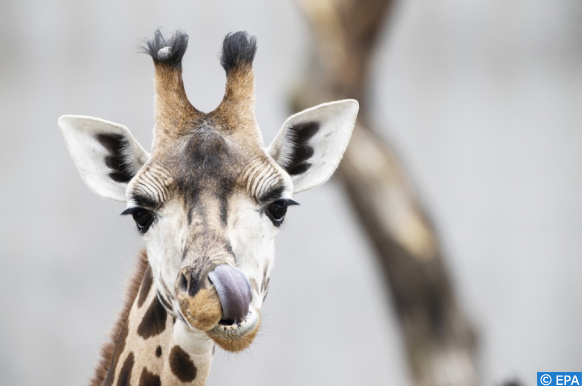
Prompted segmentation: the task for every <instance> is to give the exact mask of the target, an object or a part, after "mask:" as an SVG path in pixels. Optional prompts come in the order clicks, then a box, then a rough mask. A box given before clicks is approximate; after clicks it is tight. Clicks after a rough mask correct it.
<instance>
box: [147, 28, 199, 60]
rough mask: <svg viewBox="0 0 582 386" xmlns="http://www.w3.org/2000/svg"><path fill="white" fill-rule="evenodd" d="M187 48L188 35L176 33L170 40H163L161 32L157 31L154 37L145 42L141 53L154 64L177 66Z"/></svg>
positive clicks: (180, 32)
mask: <svg viewBox="0 0 582 386" xmlns="http://www.w3.org/2000/svg"><path fill="white" fill-rule="evenodd" d="M187 47H188V35H187V34H186V33H184V32H182V31H176V32H174V34H173V35H172V36H171V37H170V38H164V35H162V32H161V31H160V30H159V29H157V30H156V32H154V37H153V39H151V40H148V41H146V43H145V47H143V52H144V53H146V54H148V55H149V56H151V57H152V59H153V60H154V63H156V64H161V63H163V64H169V65H171V66H178V65H180V64H181V63H182V58H183V57H184V53H185V52H186V48H187Z"/></svg>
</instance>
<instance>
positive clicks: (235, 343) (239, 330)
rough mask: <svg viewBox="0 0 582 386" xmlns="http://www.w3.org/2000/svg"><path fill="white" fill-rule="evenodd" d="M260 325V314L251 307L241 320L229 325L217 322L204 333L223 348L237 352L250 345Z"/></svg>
mask: <svg viewBox="0 0 582 386" xmlns="http://www.w3.org/2000/svg"><path fill="white" fill-rule="evenodd" d="M260 326H261V316H260V314H259V312H258V311H256V310H254V309H253V308H252V307H251V308H250V309H249V313H248V315H247V317H246V318H245V319H244V320H243V321H242V322H240V323H234V324H231V325H222V324H217V325H216V326H215V327H214V328H212V329H211V330H209V331H207V332H206V334H207V335H208V336H209V337H210V338H211V339H212V340H213V341H214V342H215V343H216V344H217V345H218V346H220V348H222V349H223V350H226V351H230V352H237V351H242V350H244V349H246V348H247V347H249V346H250V345H251V343H252V342H253V340H254V339H255V336H256V335H257V332H258V331H259V327H260Z"/></svg>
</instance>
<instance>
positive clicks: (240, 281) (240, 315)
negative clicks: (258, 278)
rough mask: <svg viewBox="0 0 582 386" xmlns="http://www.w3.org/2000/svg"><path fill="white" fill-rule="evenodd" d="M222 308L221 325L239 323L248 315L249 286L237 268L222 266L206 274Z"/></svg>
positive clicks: (249, 301)
mask: <svg viewBox="0 0 582 386" xmlns="http://www.w3.org/2000/svg"><path fill="white" fill-rule="evenodd" d="M208 278H209V279H210V281H211V282H212V284H213V285H214V288H215V289H216V292H217V293H218V298H219V299H220V305H221V307H222V319H221V320H220V323H221V324H233V323H239V322H241V321H243V320H244V318H246V316H247V314H248V313H249V304H250V303H251V296H252V295H251V285H250V283H249V281H248V280H247V278H246V277H245V275H244V274H243V273H242V272H241V271H239V270H238V269H237V268H235V267H233V266H231V265H228V264H222V265H219V266H217V267H216V268H214V271H212V272H210V273H209V274H208Z"/></svg>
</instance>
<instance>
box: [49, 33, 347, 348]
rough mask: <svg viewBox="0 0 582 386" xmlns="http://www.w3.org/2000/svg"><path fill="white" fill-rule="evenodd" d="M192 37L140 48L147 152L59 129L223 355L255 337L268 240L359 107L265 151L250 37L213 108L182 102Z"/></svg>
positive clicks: (99, 125)
mask: <svg viewBox="0 0 582 386" xmlns="http://www.w3.org/2000/svg"><path fill="white" fill-rule="evenodd" d="M187 42H188V38H187V36H186V35H185V34H183V33H176V34H175V35H174V36H173V37H172V38H170V39H164V38H163V37H162V36H161V34H160V33H159V31H158V32H157V33H156V35H155V38H154V39H153V40H151V41H150V42H149V43H148V45H147V48H146V51H147V53H149V54H150V56H151V57H152V58H153V60H154V64H155V73H156V75H155V86H156V108H155V121H156V124H155V130H154V141H153V149H152V155H150V154H149V153H148V152H146V151H145V150H144V149H143V148H142V146H141V145H140V144H139V143H138V142H137V141H136V140H135V138H134V137H133V135H132V134H131V132H130V131H129V130H128V129H127V128H126V127H124V126H121V125H118V124H115V123H112V122H108V121H104V120H102V119H97V118H91V117H83V116H63V117H61V118H60V119H59V126H60V127H61V130H62V132H63V135H64V138H65V142H66V144H67V148H68V150H69V152H70V154H71V156H72V158H73V160H74V161H75V164H76V165H77V168H78V169H79V171H80V173H81V176H82V177H83V179H84V180H85V182H86V183H87V185H88V186H89V187H90V188H91V189H92V190H93V191H94V192H95V193H97V194H99V195H100V196H102V197H105V198H110V199H114V200H118V201H125V202H127V209H126V210H125V211H124V212H123V214H125V215H130V216H132V217H133V219H134V221H135V223H136V226H137V227H138V230H139V232H140V233H141V234H142V235H143V238H144V241H145V243H146V248H147V251H148V259H149V263H150V266H151V269H152V274H153V278H154V283H155V289H156V291H157V296H158V300H159V301H160V303H161V304H163V306H164V307H165V308H166V309H167V310H168V311H169V312H170V313H171V314H172V315H174V316H175V317H176V319H178V320H180V322H177V323H184V325H185V326H186V328H190V329H194V330H200V331H204V332H206V334H207V335H208V336H209V337H210V338H212V339H213V340H214V341H215V342H216V343H217V344H219V345H220V346H221V347H223V348H225V349H226V350H229V351H239V350H242V349H244V348H246V347H248V345H250V343H251V342H252V340H253V338H254V336H255V334H256V332H257V330H258V328H259V325H260V321H261V315H260V310H261V305H262V303H263V300H264V298H265V295H266V294H267V290H268V287H269V275H270V271H271V268H272V265H273V264H272V262H273V255H274V240H275V236H276V234H277V233H278V231H279V228H280V225H281V224H282V222H283V220H284V217H285V214H286V211H287V208H288V207H289V206H292V205H295V204H296V202H295V201H293V199H292V195H293V194H295V193H298V192H301V191H304V190H308V189H311V188H314V187H316V186H318V185H321V184H322V183H324V182H325V181H327V180H328V179H329V178H330V176H331V175H332V173H333V172H334V170H335V169H336V168H337V166H338V164H339V161H340V160H341V157H342V155H343V153H344V151H345V149H346V147H347V144H348V141H349V139H350V136H351V133H352V130H353V128H354V125H355V121H356V116H357V112H358V103H357V102H356V101H354V100H344V101H337V102H331V103H326V104H322V105H319V106H316V107H313V108H311V109H307V110H305V111H303V112H301V113H298V114H295V115H293V116H291V117H290V118H288V119H287V120H286V121H285V123H284V124H283V127H282V128H281V130H280V131H279V133H278V134H277V136H276V138H275V140H274V141H273V142H272V143H271V145H270V146H269V147H268V148H265V147H264V145H263V141H262V136H261V133H260V131H259V130H258V125H257V123H256V119H255V115H254V75H253V71H252V61H253V58H254V55H255V52H256V41H255V39H254V38H251V37H249V36H248V35H247V34H246V33H243V32H238V33H234V34H229V35H227V37H226V38H225V40H224V44H223V52H222V55H221V64H222V66H223V67H224V69H225V71H226V75H227V82H226V92H225V96H224V99H223V101H222V102H221V104H220V105H219V106H218V107H217V108H216V109H215V110H214V111H212V112H210V113H207V114H206V113H202V112H200V111H198V110H196V109H195V108H194V107H193V106H192V105H191V104H190V103H189V102H188V99H187V98H186V94H185V90H184V85H183V82H182V65H181V61H182V56H183V55H184V53H185V51H186V46H187Z"/></svg>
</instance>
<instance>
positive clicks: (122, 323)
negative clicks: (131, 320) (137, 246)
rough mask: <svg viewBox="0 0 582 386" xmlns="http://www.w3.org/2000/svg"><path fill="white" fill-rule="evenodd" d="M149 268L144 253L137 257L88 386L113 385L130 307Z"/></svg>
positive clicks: (122, 347) (126, 330)
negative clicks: (117, 312) (122, 303)
mask: <svg viewBox="0 0 582 386" xmlns="http://www.w3.org/2000/svg"><path fill="white" fill-rule="evenodd" d="M148 267H149V264H148V261H147V255H146V252H145V251H141V252H140V254H139V255H138V260H137V266H136V270H135V273H134V275H133V276H132V278H131V280H130V282H129V285H128V287H127V292H126V298H125V303H124V306H123V309H122V311H121V313H120V315H119V318H118V319H117V322H116V323H115V326H114V328H113V331H112V332H111V339H110V341H109V342H107V343H106V344H105V345H104V346H103V348H102V349H101V360H100V361H99V364H98V366H97V368H96V369H95V375H94V376H93V379H92V380H91V382H90V386H110V385H112V384H113V377H114V376H115V368H116V367H117V363H118V361H119V356H120V355H121V353H122V352H123V349H124V348H125V341H126V339H127V334H128V329H127V320H128V317H129V313H130V311H131V306H132V305H133V303H134V302H135V299H136V297H137V294H138V292H139V288H140V284H141V283H142V281H143V277H144V273H145V271H146V269H147V268H148Z"/></svg>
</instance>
